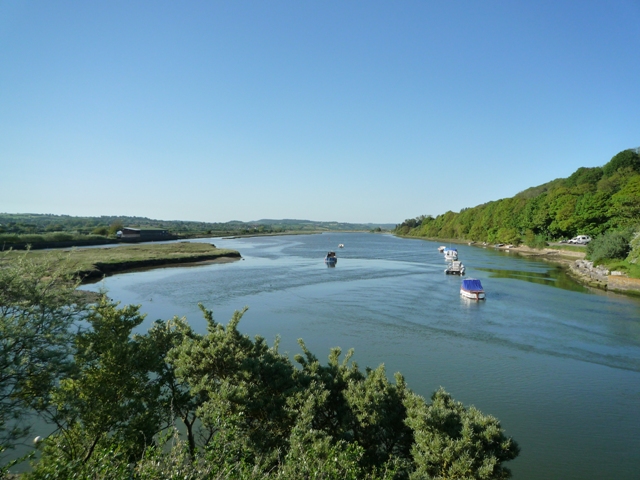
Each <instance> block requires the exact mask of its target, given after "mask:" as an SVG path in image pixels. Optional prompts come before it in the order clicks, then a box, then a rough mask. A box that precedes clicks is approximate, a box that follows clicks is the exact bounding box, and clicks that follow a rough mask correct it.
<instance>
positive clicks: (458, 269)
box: [444, 260, 464, 275]
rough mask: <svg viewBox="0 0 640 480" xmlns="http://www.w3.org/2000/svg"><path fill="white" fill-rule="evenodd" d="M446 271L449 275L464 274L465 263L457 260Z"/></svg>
mask: <svg viewBox="0 0 640 480" xmlns="http://www.w3.org/2000/svg"><path fill="white" fill-rule="evenodd" d="M444 273H446V274H447V275H464V265H463V264H462V262H459V261H457V260H455V261H453V262H451V264H450V265H449V266H448V267H447V268H445V269H444Z"/></svg>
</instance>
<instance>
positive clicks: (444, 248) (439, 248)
mask: <svg viewBox="0 0 640 480" xmlns="http://www.w3.org/2000/svg"><path fill="white" fill-rule="evenodd" d="M446 249H447V247H445V246H441V247H438V251H439V252H440V253H442V252H444V251H445V250H446Z"/></svg>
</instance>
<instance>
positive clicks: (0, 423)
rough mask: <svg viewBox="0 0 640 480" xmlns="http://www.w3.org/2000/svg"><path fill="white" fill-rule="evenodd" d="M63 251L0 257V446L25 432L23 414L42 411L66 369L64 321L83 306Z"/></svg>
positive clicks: (70, 321) (67, 330)
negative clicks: (37, 255)
mask: <svg viewBox="0 0 640 480" xmlns="http://www.w3.org/2000/svg"><path fill="white" fill-rule="evenodd" d="M66 261H67V260H66V258H65V257H60V256H58V255H46V256H39V257H38V258H37V259H36V257H35V256H34V254H33V253H31V252H29V251H27V252H26V253H22V254H18V255H16V254H15V252H5V253H3V254H2V256H1V257H0V450H4V449H7V448H13V447H14V446H15V444H16V441H18V440H19V439H20V438H23V437H25V436H26V435H27V434H29V430H30V428H29V426H28V425H25V423H24V421H23V419H24V417H25V415H26V414H27V413H28V412H32V411H33V410H34V409H35V411H43V410H44V409H46V407H47V405H48V402H49V391H50V389H51V388H52V386H53V385H55V383H56V381H57V380H58V379H59V378H60V377H61V376H62V375H63V373H64V372H66V371H67V370H68V367H69V361H68V360H69V351H70V350H69V347H70V342H71V331H70V327H71V325H72V324H73V322H74V320H75V319H76V318H78V316H79V314H80V312H82V310H83V307H82V306H81V305H79V303H80V302H79V301H78V297H77V295H76V294H75V288H76V287H77V285H78V280H77V279H76V278H74V277H73V276H71V275H69V274H68V273H66V272H67V269H66V268H65V263H66Z"/></svg>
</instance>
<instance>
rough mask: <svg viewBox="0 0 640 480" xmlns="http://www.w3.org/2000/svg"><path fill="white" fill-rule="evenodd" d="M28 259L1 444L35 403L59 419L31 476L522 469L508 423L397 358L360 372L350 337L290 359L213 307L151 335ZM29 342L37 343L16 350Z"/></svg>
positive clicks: (458, 473) (20, 271) (7, 338)
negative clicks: (420, 391)
mask: <svg viewBox="0 0 640 480" xmlns="http://www.w3.org/2000/svg"><path fill="white" fill-rule="evenodd" d="M28 255H29V254H25V256H24V259H25V261H24V262H22V263H20V264H14V266H12V267H11V268H9V267H4V268H2V269H0V273H1V274H2V276H1V277H0V280H1V281H2V282H4V283H3V285H14V282H17V283H15V285H16V286H15V288H12V289H10V291H11V292H12V293H11V295H6V296H3V297H2V298H1V302H2V303H1V305H0V306H2V310H0V313H1V314H2V316H0V327H1V328H2V333H3V335H2V337H1V338H0V341H1V344H0V347H1V348H2V352H4V355H5V357H7V355H9V357H7V358H8V360H4V357H3V361H5V363H6V364H7V365H8V364H9V363H11V362H14V361H13V360H12V358H13V357H11V355H13V356H14V357H16V356H17V355H23V356H22V357H20V358H18V359H17V363H18V364H20V365H22V366H23V369H24V371H16V373H15V374H13V375H11V376H3V377H2V383H0V389H1V392H2V394H3V397H2V398H3V401H2V403H0V410H1V411H0V414H1V415H2V416H0V419H2V420H3V423H2V424H1V425H2V426H3V427H5V432H9V433H10V435H4V436H3V437H2V439H1V441H2V447H3V448H11V447H13V446H14V445H15V444H16V442H17V441H18V440H19V439H20V436H24V435H26V433H27V432H26V431H20V430H17V429H12V430H7V428H6V427H7V426H8V425H9V423H10V422H9V423H8V422H7V420H9V419H10V420H11V422H13V423H12V424H13V425H15V426H22V425H24V424H26V423H28V419H27V417H26V416H25V415H26V414H27V413H28V412H27V411H28V410H29V411H34V412H37V413H39V414H40V415H43V416H44V417H45V418H46V419H47V420H48V421H49V422H51V423H53V424H54V425H55V426H56V427H57V429H56V431H55V433H53V434H52V435H50V436H49V437H48V438H47V439H46V440H44V441H43V442H42V443H41V444H40V445H39V448H40V450H41V455H40V457H39V459H38V460H34V461H33V463H32V470H31V471H30V472H29V473H28V474H25V475H24V476H25V477H26V478H31V479H65V480H66V479H72V478H78V479H80V478H92V479H167V478H181V479H185V478H186V479H205V478H206V479H223V478H224V479H228V478H236V479H258V478H266V479H270V478H271V479H298V478H300V479H303V478H304V479H308V478H315V479H336V480H338V479H340V480H342V479H353V480H356V479H371V480H373V479H426V478H437V479H445V478H447V479H463V478H464V479H503V478H508V477H509V476H510V474H509V471H508V470H507V469H506V468H505V467H504V462H506V461H508V460H511V459H513V458H515V457H516V456H517V455H518V452H519V449H518V446H517V444H516V443H515V442H514V441H513V440H512V439H510V438H508V437H506V436H505V435H504V432H503V430H502V428H501V427H500V423H499V422H498V421H497V420H496V419H495V418H493V417H491V416H487V415H484V414H482V413H481V412H479V411H478V410H476V409H475V408H473V407H471V408H467V407H465V406H463V405H462V404H460V403H459V402H456V401H454V400H453V399H452V398H451V396H450V395H449V394H447V393H446V392H445V391H444V390H439V391H438V392H436V393H435V394H434V395H433V397H432V399H431V401H430V402H428V401H426V400H425V399H424V398H422V397H420V396H418V395H416V394H415V393H413V392H412V391H411V390H410V389H409V388H408V387H407V385H406V383H405V381H404V379H403V377H402V376H401V375H400V374H396V375H395V382H391V381H390V380H389V378H388V376H387V374H386V372H385V369H384V367H383V366H380V367H378V368H376V369H369V368H367V369H365V371H361V370H360V369H359V367H358V365H357V364H356V363H355V362H353V361H351V358H352V355H353V352H352V351H350V352H348V353H347V354H346V355H345V356H344V357H343V356H342V352H341V350H340V349H339V348H335V349H333V350H332V351H331V353H330V355H329V362H328V363H327V364H322V363H321V362H320V361H319V360H318V359H317V358H316V357H315V356H314V355H313V354H312V353H311V352H310V351H309V350H308V349H307V348H306V346H305V344H304V343H303V342H302V341H300V342H299V343H300V347H301V350H302V353H301V354H299V355H297V356H296V357H295V359H294V360H295V361H291V360H290V359H289V357H288V356H286V355H283V354H281V353H279V351H278V341H276V343H275V344H274V345H273V346H269V345H268V344H267V342H266V341H265V340H264V339H263V338H261V337H255V338H253V339H252V338H250V337H248V336H247V335H243V334H242V333H240V332H239V331H238V329H237V327H238V324H239V322H240V320H241V318H242V315H243V313H244V311H239V312H236V313H235V314H234V316H233V318H232V319H231V320H230V321H229V323H228V324H227V325H223V324H220V323H217V322H216V321H215V320H214V318H213V315H212V313H211V312H210V311H209V310H207V309H205V308H204V307H202V306H201V309H202V312H203V314H204V317H205V319H206V321H207V331H206V333H205V334H197V333H195V332H194V331H193V330H192V329H191V327H190V326H189V324H188V323H187V322H186V320H185V319H184V318H177V317H174V318H172V319H170V320H167V321H162V320H158V321H156V322H155V323H154V324H153V325H152V327H151V328H150V330H149V331H148V332H147V333H145V334H139V333H138V334H136V333H134V330H135V329H136V328H137V327H138V326H139V325H140V324H141V322H142V321H143V318H144V317H143V315H141V314H140V312H139V307H136V306H124V307H121V306H120V305H118V304H116V303H114V302H113V301H110V300H109V299H107V298H106V297H105V296H103V297H102V298H101V299H100V301H99V302H97V303H96V304H93V305H91V306H90V307H88V308H86V309H78V308H71V307H69V306H68V305H74V302H75V300H74V297H73V296H72V295H73V290H74V289H73V287H74V284H73V283H70V282H69V279H68V278H61V277H56V276H49V275H45V278H46V279H47V280H46V281H47V282H52V283H51V284H50V285H49V287H48V288H47V291H48V292H51V294H50V295H49V294H44V293H42V292H41V291H40V290H39V285H40V282H42V281H43V280H42V278H41V275H43V272H42V271H39V270H37V266H34V265H33V264H31V263H29V262H28V261H27V260H28V258H29V256H28ZM38 292H40V293H38ZM34 293H35V294H34ZM70 295H71V296H70ZM42 312H44V314H43V313H42ZM72 319H75V320H76V326H78V327H79V331H77V332H76V333H75V334H73V335H72V334H71V329H70V328H69V327H70V321H71V320H72ZM23 325H31V327H32V328H31V329H30V330H28V331H26V332H23V331H21V329H22V328H23ZM25 335H26V336H25ZM23 337H24V338H23ZM51 340H53V341H52V342H51V344H50V345H49V343H48V342H49V341H51ZM17 342H22V343H23V344H24V345H25V348H24V349H21V350H20V352H24V353H18V352H16V351H15V350H14V349H13V346H14V345H16V344H17ZM41 350H42V351H41ZM40 358H42V361H40V360H38V359H40ZM35 360H38V361H35ZM45 360H46V361H45ZM7 362H8V363H7ZM14 363H16V362H14ZM3 366H5V365H3ZM3 372H4V368H3ZM180 432H181V433H180ZM4 471H6V466H5V467H1V468H0V477H2V474H3V472H4Z"/></svg>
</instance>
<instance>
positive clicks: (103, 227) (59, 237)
mask: <svg viewBox="0 0 640 480" xmlns="http://www.w3.org/2000/svg"><path fill="white" fill-rule="evenodd" d="M123 227H134V228H141V229H149V228H153V229H163V230H168V231H169V233H170V234H172V235H176V236H179V237H185V238H186V237H194V236H204V235H211V236H226V235H254V234H275V233H288V232H291V233H294V232H295V233H299V232H310V233H311V232H322V231H335V230H339V231H363V230H365V231H370V230H378V229H379V230H388V231H390V230H393V228H394V227H395V225H393V224H372V223H367V224H356V223H341V222H315V221H312V220H292V219H284V220H269V219H265V220H256V221H253V222H241V221H230V222H220V223H216V222H193V221H182V220H156V219H150V218H146V217H129V216H101V217H73V216H70V215H51V214H35V213H25V214H12V213H0V244H2V245H4V246H5V248H7V247H10V246H11V245H12V244H16V245H17V244H24V243H29V244H32V245H34V244H37V243H41V242H52V241H67V242H74V241H78V240H90V241H92V242H94V243H104V242H105V241H106V240H108V239H109V238H112V239H115V234H116V232H117V231H118V230H121V229H122V228H123ZM85 236H86V237H89V236H90V237H91V239H88V238H84V237H85Z"/></svg>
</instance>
